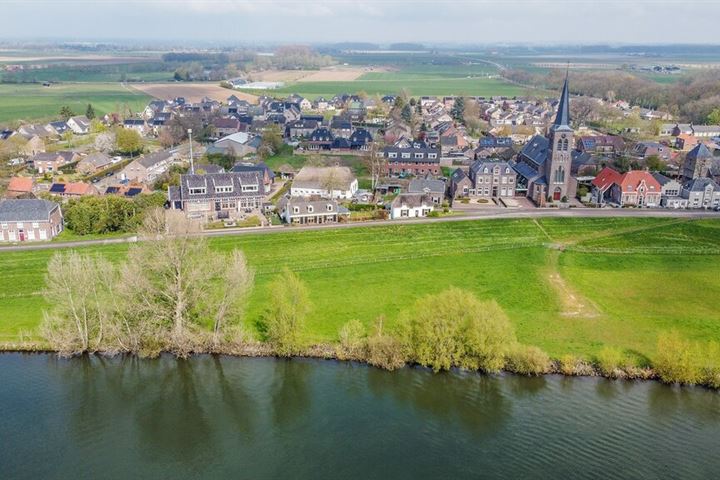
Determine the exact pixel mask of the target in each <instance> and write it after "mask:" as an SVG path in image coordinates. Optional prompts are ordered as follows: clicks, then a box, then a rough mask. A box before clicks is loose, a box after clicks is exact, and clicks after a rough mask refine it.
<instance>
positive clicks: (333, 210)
mask: <svg viewBox="0 0 720 480" xmlns="http://www.w3.org/2000/svg"><path fill="white" fill-rule="evenodd" d="M277 209H278V214H279V215H280V218H281V219H282V220H283V221H284V222H285V223H291V224H300V225H306V224H311V225H318V224H323V223H336V222H338V221H340V220H341V219H344V218H347V217H348V216H349V215H350V212H349V211H348V210H347V209H346V208H344V207H342V206H341V205H338V203H337V201H336V200H328V199H322V198H319V197H313V198H304V197H287V196H286V197H283V198H281V199H280V201H279V202H278V205H277Z"/></svg>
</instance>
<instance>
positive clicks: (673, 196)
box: [652, 172, 687, 208]
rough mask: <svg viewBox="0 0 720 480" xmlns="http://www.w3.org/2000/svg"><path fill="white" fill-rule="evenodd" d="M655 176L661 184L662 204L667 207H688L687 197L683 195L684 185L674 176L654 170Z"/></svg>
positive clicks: (653, 174)
mask: <svg viewBox="0 0 720 480" xmlns="http://www.w3.org/2000/svg"><path fill="white" fill-rule="evenodd" d="M652 176H653V178H655V180H657V182H658V183H659V184H660V193H661V196H660V205H661V206H663V207H667V208H686V207H687V199H686V198H683V197H682V191H683V186H682V184H681V183H680V182H678V181H677V180H675V179H673V178H669V177H666V176H665V175H663V174H662V173H658V172H653V173H652Z"/></svg>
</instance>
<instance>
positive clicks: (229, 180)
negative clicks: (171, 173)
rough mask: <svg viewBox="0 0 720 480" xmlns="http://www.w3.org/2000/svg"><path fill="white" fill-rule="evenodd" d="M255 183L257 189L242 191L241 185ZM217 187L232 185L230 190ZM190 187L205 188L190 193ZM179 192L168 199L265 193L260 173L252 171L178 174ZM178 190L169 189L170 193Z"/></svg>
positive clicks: (230, 196)
mask: <svg viewBox="0 0 720 480" xmlns="http://www.w3.org/2000/svg"><path fill="white" fill-rule="evenodd" d="M243 185H244V186H249V185H257V187H258V190H257V191H248V192H243V191H242V186H243ZM217 187H233V188H232V191H230V192H218V191H217ZM191 188H205V193H198V194H192V195H190V189H191ZM179 189H180V192H179V196H178V197H176V198H173V197H171V198H170V200H171V201H173V200H212V199H221V198H236V197H256V196H262V195H264V193H265V186H264V185H263V181H262V175H261V173H260V172H258V171H253V172H229V173H207V174H205V175H198V174H189V175H181V176H180V187H179ZM177 193H178V192H172V191H170V192H169V194H170V195H173V194H175V195H177Z"/></svg>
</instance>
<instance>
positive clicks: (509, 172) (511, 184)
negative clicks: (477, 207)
mask: <svg viewBox="0 0 720 480" xmlns="http://www.w3.org/2000/svg"><path fill="white" fill-rule="evenodd" d="M469 178H470V181H471V183H472V187H471V188H470V196H475V197H481V198H500V197H504V198H507V197H514V196H515V184H516V181H517V172H516V171H515V170H514V169H513V168H512V166H511V165H510V164H509V163H508V162H492V161H484V160H477V161H476V162H475V163H473V164H472V165H471V166H470V172H469Z"/></svg>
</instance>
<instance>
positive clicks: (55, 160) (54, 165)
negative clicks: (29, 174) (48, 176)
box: [30, 151, 77, 173]
mask: <svg viewBox="0 0 720 480" xmlns="http://www.w3.org/2000/svg"><path fill="white" fill-rule="evenodd" d="M76 159H77V154H76V153H75V152H68V151H63V152H40V153H37V154H35V156H34V157H32V159H31V160H30V162H31V163H32V166H33V168H34V169H35V170H37V171H38V173H47V172H57V171H59V170H60V167H62V166H64V165H67V164H68V163H72V162H74V161H75V160H76Z"/></svg>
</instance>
